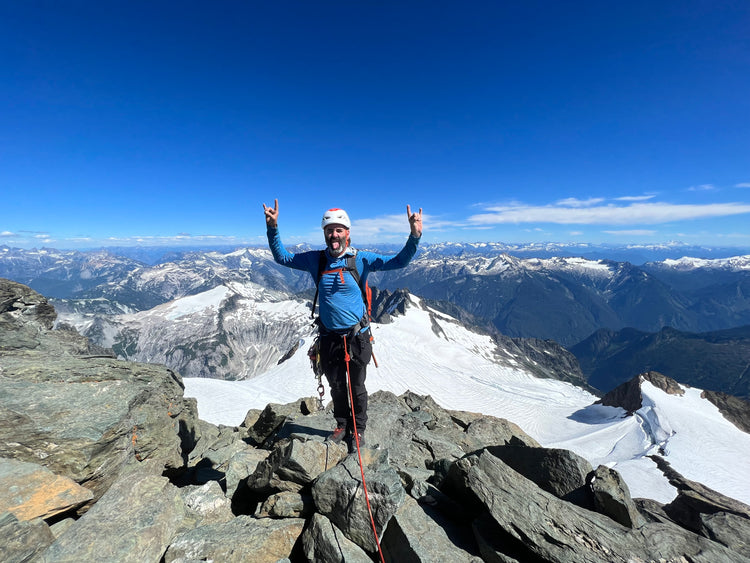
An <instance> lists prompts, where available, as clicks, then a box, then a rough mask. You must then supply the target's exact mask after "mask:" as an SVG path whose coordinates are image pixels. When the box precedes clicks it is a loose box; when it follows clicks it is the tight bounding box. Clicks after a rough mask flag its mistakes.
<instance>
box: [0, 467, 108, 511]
mask: <svg viewBox="0 0 750 563" xmlns="http://www.w3.org/2000/svg"><path fill="white" fill-rule="evenodd" d="M17 463H18V464H19V467H21V470H20V471H18V470H16V471H11V472H10V473H8V474H4V475H2V476H1V477H0V512H5V511H8V512H12V513H13V514H14V515H15V517H16V518H17V519H18V520H21V521H25V520H33V519H34V518H37V517H41V518H48V517H50V516H54V515H55V514H59V513H61V512H65V511H67V510H70V509H71V508H75V507H76V506H80V505H82V504H84V503H86V502H88V501H89V500H91V499H92V498H93V497H94V493H93V492H92V491H90V490H89V489H87V488H85V487H82V486H80V485H79V484H78V483H76V482H75V481H73V480H71V479H68V478H67V477H63V476H61V475H55V474H54V473H52V472H51V471H49V470H47V469H46V468H44V467H40V466H35V465H34V464H31V463H24V464H23V466H20V464H21V463H23V462H17Z"/></svg>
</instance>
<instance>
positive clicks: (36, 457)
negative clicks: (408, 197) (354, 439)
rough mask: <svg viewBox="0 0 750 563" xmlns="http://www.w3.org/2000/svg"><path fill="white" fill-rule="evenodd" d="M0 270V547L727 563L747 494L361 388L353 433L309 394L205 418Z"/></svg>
mask: <svg viewBox="0 0 750 563" xmlns="http://www.w3.org/2000/svg"><path fill="white" fill-rule="evenodd" d="M54 318H55V311H54V309H53V308H52V307H51V306H50V305H49V304H48V303H47V301H46V300H45V299H44V298H43V297H42V296H40V295H39V294H37V293H35V292H34V291H32V290H30V289H29V288H28V287H25V286H23V285H20V284H17V283H14V282H9V281H6V280H0V560H2V561H4V562H22V561H24V562H25V561H30V562H34V561H39V562H62V561H65V562H72V561H76V562H78V561H116V562H120V561H122V562H128V561H133V562H138V563H142V562H149V561H153V562H154V563H158V562H161V561H164V562H167V563H169V562H177V561H179V562H194V561H216V562H234V561H237V562H240V561H242V562H245V561H253V562H264V561H268V562H279V561H289V562H297V561H299V562H307V561H310V562H341V561H347V562H358V561H362V562H370V561H380V560H381V555H382V560H384V561H388V562H411V561H415V562H417V561H424V562H427V561H435V562H437V561H440V562H445V561H451V562H453V561H459V562H460V561H466V562H480V561H487V562H493V563H494V562H503V563H508V562H527V561H533V562H544V561H559V562H571V561H572V562H578V561H580V562H598V561H601V562H607V563H610V562H623V563H624V562H646V561H660V562H662V561H663V562H706V563H717V562H740V561H750V507H748V506H747V505H744V504H742V503H740V502H738V501H736V500H734V499H731V498H727V497H724V496H722V495H720V494H718V493H716V492H714V491H712V490H710V489H708V488H706V487H704V486H703V485H701V484H700V483H695V482H692V481H689V480H687V479H684V478H683V477H682V476H681V475H679V474H678V473H677V472H675V471H674V470H673V469H672V468H670V467H669V465H668V464H667V463H666V461H665V460H663V459H661V458H659V457H658V456H655V461H657V463H659V465H660V467H661V468H662V470H663V471H664V473H665V475H667V476H668V478H669V479H670V481H671V482H672V484H673V485H674V486H675V487H676V489H677V490H678V494H677V497H676V499H675V500H674V501H673V502H671V503H670V504H668V505H661V504H659V503H656V502H655V501H651V500H645V499H633V498H631V496H630V493H629V491H628V488H627V486H626V485H625V483H624V482H623V480H622V479H621V478H620V476H619V474H618V473H617V472H616V471H614V470H611V469H609V468H607V467H604V466H600V467H597V468H594V467H592V466H591V465H590V464H589V463H588V462H587V461H586V460H584V459H582V458H581V457H580V456H577V455H576V454H574V453H572V452H570V451H567V450H560V449H547V448H543V447H541V446H540V445H539V444H538V443H536V442H535V441H534V440H533V439H532V438H531V437H529V436H528V435H527V434H526V433H524V431H523V430H522V429H521V428H519V427H518V426H516V425H515V424H513V423H510V422H508V421H506V420H503V419H499V418H493V417H490V416H485V415H481V414H477V413H469V412H457V411H449V410H445V409H443V408H441V407H440V406H438V405H437V404H436V403H435V402H434V401H433V400H432V399H431V398H430V397H428V396H419V395H416V394H413V393H408V392H407V393H405V394H403V395H401V396H396V395H393V394H391V393H387V392H378V393H375V394H373V395H372V396H371V399H370V417H369V424H368V428H367V446H366V447H363V448H361V449H360V452H357V451H356V450H355V451H353V452H350V449H351V448H350V447H347V445H346V444H345V443H341V444H333V443H329V442H326V441H325V437H326V436H327V435H328V433H329V432H330V431H331V429H332V427H333V425H334V423H333V417H332V415H331V413H330V412H329V411H327V410H318V409H317V401H316V400H315V399H314V398H310V399H305V398H301V399H300V400H298V401H297V402H295V403H292V404H286V405H280V404H269V405H268V406H266V408H265V409H263V410H262V411H250V412H248V413H247V416H246V418H245V420H244V422H243V423H242V424H241V425H240V426H238V427H227V426H215V425H213V424H209V423H207V422H205V421H202V420H200V419H199V418H198V416H197V414H196V413H197V409H196V405H195V402H194V401H193V400H190V399H185V398H184V396H183V386H182V381H181V378H180V376H179V374H176V373H174V372H172V371H170V370H169V369H167V368H166V367H163V366H158V365H147V364H139V363H132V362H125V361H120V360H117V359H115V358H114V357H112V354H111V353H109V352H108V351H107V350H102V349H98V348H96V347H93V346H91V345H90V343H88V342H87V341H86V339H84V338H82V337H81V336H79V335H78V334H77V333H75V332H74V331H72V330H70V329H62V330H60V329H58V330H53V328H52V327H53V321H54Z"/></svg>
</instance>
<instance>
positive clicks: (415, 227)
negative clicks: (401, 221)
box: [406, 203, 422, 238]
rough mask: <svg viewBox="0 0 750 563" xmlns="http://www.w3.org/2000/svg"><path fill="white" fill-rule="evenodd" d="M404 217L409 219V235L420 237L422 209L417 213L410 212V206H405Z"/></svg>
mask: <svg viewBox="0 0 750 563" xmlns="http://www.w3.org/2000/svg"><path fill="white" fill-rule="evenodd" d="M406 216H407V217H408V218H409V226H410V227H411V234H412V236H414V237H417V238H419V237H421V236H422V208H421V207H420V208H419V213H412V212H411V205H409V204H408V203H407V204H406Z"/></svg>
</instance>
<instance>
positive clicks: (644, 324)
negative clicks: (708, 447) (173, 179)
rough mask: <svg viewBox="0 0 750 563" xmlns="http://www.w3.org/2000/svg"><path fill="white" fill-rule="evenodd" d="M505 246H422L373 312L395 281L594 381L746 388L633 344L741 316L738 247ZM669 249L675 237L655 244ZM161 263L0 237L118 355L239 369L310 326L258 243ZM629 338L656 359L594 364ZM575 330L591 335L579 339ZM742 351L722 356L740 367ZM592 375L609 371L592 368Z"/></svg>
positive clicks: (5, 256)
mask: <svg viewBox="0 0 750 563" xmlns="http://www.w3.org/2000/svg"><path fill="white" fill-rule="evenodd" d="M308 248H310V247H309V246H297V247H290V249H291V250H293V251H300V250H305V249H308ZM644 248H645V247H639V248H638V250H639V251H642V250H643V249H644ZM574 249H577V250H580V251H581V253H583V251H585V250H588V251H590V252H599V251H602V250H603V249H602V248H601V247H591V246H590V245H578V246H576V247H570V246H568V247H565V250H566V251H567V252H572V251H573V250H574ZM162 250H164V249H162ZM380 250H381V251H383V252H385V253H388V251H389V250H394V249H389V248H385V249H380ZM507 250H508V246H507V245H501V244H484V245H477V244H458V243H456V244H441V245H424V246H423V247H422V248H421V249H420V252H419V254H418V256H417V258H416V259H415V260H414V261H413V262H412V264H410V265H409V266H408V267H407V268H404V269H403V270H396V271H391V272H387V273H386V274H384V275H382V274H380V273H375V274H373V275H372V276H371V278H370V282H371V284H372V285H374V286H376V287H378V288H380V289H381V290H385V291H386V293H384V294H383V297H382V301H383V303H382V304H381V306H380V307H381V311H380V312H381V313H382V312H386V313H387V312H388V311H389V310H390V309H393V308H396V307H397V306H398V300H397V299H395V298H393V297H391V295H392V294H394V293H395V294H397V293H398V290H401V289H404V288H408V291H409V292H410V293H412V294H414V295H418V296H420V297H423V298H426V299H429V300H430V302H431V303H432V306H434V307H436V308H438V309H440V310H442V311H445V312H447V313H448V314H450V315H451V316H453V317H455V318H458V319H461V322H463V323H464V324H466V325H468V326H472V327H474V328H475V329H476V330H482V331H484V332H488V333H491V334H494V335H495V338H496V339H499V338H506V339H509V342H510V341H514V340H515V341H516V342H515V344H513V345H514V346H519V347H522V348H523V347H527V345H530V346H531V347H532V348H534V347H537V348H538V346H537V345H535V344H529V342H523V341H522V340H518V339H534V340H535V341H543V340H553V341H555V342H556V343H559V344H561V345H563V346H567V347H574V346H576V345H577V344H578V343H581V344H580V345H579V346H578V347H576V348H574V349H575V350H576V354H577V355H579V354H580V355H579V360H580V361H581V363H582V365H583V372H584V375H585V376H587V377H589V378H590V379H591V383H592V384H593V385H594V386H595V387H597V388H598V389H600V390H602V391H607V390H608V389H610V388H611V387H612V386H614V385H616V384H617V383H618V382H621V381H624V380H627V379H629V378H631V377H633V376H634V375H636V374H637V373H640V372H642V371H645V370H650V369H654V370H658V371H660V372H662V373H665V374H667V375H669V376H671V377H673V378H675V379H677V380H678V381H684V382H686V383H690V381H692V380H696V381H700V382H701V384H700V386H701V388H705V389H714V390H719V391H724V392H727V393H733V394H737V395H740V396H745V395H746V393H747V391H746V389H747V387H746V385H745V386H744V387H743V384H742V382H741V381H740V382H732V381H730V380H731V378H732V377H734V375H732V374H737V377H740V375H741V374H742V373H743V372H742V371H741V370H740V371H738V369H739V368H735V367H734V364H732V366H733V367H732V368H731V369H732V370H731V371H726V370H724V371H721V370H722V369H724V368H719V367H717V368H716V369H717V370H719V371H721V373H727V378H728V379H727V380H726V381H721V377H722V376H721V375H720V374H718V375H712V376H711V379H712V380H715V381H721V384H720V385H718V386H717V385H711V384H710V382H707V381H705V382H704V379H701V376H700V374H698V373H697V371H698V369H697V367H696V366H698V365H700V364H699V363H697V362H692V363H691V362H683V363H681V364H679V365H680V368H679V369H684V370H689V369H691V368H692V371H691V372H689V373H688V372H683V373H680V374H677V373H674V369H676V368H674V369H669V366H668V365H666V364H665V363H664V362H661V363H659V361H657V360H659V358H661V359H662V360H664V361H667V360H665V359H664V358H666V357H669V356H670V355H671V358H672V359H673V360H676V359H677V356H679V353H678V352H674V351H672V350H671V349H670V350H667V349H666V348H658V347H654V346H652V345H649V346H646V345H645V344H643V342H644V339H647V336H644V335H648V334H661V332H660V331H662V329H665V328H666V327H669V328H671V329H674V330H673V332H672V333H669V331H667V332H666V333H667V334H678V333H705V332H716V331H723V330H727V329H734V328H736V327H740V326H745V325H750V254H749V255H744V256H729V257H722V258H705V256H706V255H707V254H708V253H707V249H702V251H704V254H703V255H702V256H703V257H701V258H687V257H684V256H683V257H681V258H667V259H663V260H661V261H653V262H646V263H643V264H641V265H640V266H636V265H634V264H633V263H631V262H627V261H622V262H618V261H614V260H611V259H596V260H594V259H588V258H583V257H574V256H553V257H547V258H544V257H534V258H529V257H525V258H524V257H520V256H519V255H521V254H523V253H524V252H526V253H531V252H533V248H532V247H525V248H519V249H517V250H518V254H519V255H511V254H509V253H508V252H507ZM554 250H558V251H560V252H562V250H561V249H560V248H558V247H557V246H555V245H553V246H546V247H544V248H542V247H541V246H540V245H537V246H536V253H537V254H538V255H539V256H541V255H542V254H543V253H544V252H553V251H554ZM620 250H621V251H623V252H625V251H632V249H631V250H629V249H620ZM678 250H679V251H687V250H688V247H685V246H680V245H675V246H674V247H665V248H663V249H661V251H662V252H668V251H670V252H674V253H675V254H679V253H680V252H678ZM648 251H649V252H656V251H657V249H656V248H653V247H649V248H648ZM162 259H163V260H166V261H159V262H158V263H155V264H148V263H146V262H144V261H141V260H136V259H134V258H133V257H127V256H122V255H118V254H114V253H112V252H109V251H105V250H100V251H91V252H79V251H61V250H55V249H35V250H21V249H11V248H8V247H3V246H0V277H5V278H9V279H12V280H15V281H18V282H21V283H24V284H26V285H29V286H30V287H32V288H33V289H35V290H37V291H39V292H40V293H42V294H43V295H46V296H48V297H52V298H55V300H54V304H55V307H56V309H57V310H58V312H59V313H60V316H59V318H60V322H63V323H68V324H71V325H74V326H75V327H76V328H78V329H79V330H80V331H81V332H82V333H84V334H85V335H87V336H89V337H90V338H92V339H93V340H94V341H95V342H96V343H97V344H100V345H103V346H108V347H112V348H114V349H115V350H116V351H117V352H118V354H120V355H121V356H122V357H125V358H127V359H134V360H139V361H157V362H161V363H166V364H167V365H170V366H171V367H174V368H175V369H178V370H180V371H181V373H183V375H186V376H204V377H219V378H231V379H237V378H239V379H241V378H245V377H252V375H253V374H254V373H257V372H258V371H259V370H263V369H265V368H267V367H268V366H269V365H270V363H271V362H273V361H275V360H274V359H273V358H275V357H278V356H277V354H283V353H284V352H285V351H287V350H289V349H290V348H292V347H293V346H295V344H296V342H297V340H298V339H299V338H300V334H302V333H303V332H304V331H306V330H307V329H308V328H309V326H308V325H309V322H310V317H309V315H308V314H307V313H306V303H307V302H308V301H309V300H310V298H311V296H312V287H313V286H312V280H311V276H309V275H308V274H307V273H305V272H298V271H294V270H290V269H288V268H283V267H281V266H278V265H277V264H276V263H275V262H274V261H273V260H272V258H271V255H270V252H269V250H268V249H267V248H243V249H237V250H233V251H231V252H224V251H218V250H213V251H191V252H186V251H184V250H183V251H180V252H171V251H170V252H168V253H166V252H165V253H164V254H162ZM625 329H632V330H628V331H626V330H625ZM597 331H603V332H597ZM619 331H624V332H622V333H620V332H619ZM635 334H639V335H640V336H638V337H637V338H635V337H633V338H634V339H635V341H637V342H638V343H640V344H639V345H640V346H641V347H642V348H646V349H648V350H653V351H654V353H655V354H657V356H653V355H651V356H648V355H647V354H645V353H644V352H643V351H639V352H638V353H635V351H634V353H633V354H632V358H631V359H632V362H622V361H620V362H619V363H618V364H617V365H619V366H621V367H620V371H617V370H614V369H612V366H607V365H606V362H607V361H608V359H609V358H610V357H611V356H612V349H613V347H616V346H624V344H621V340H622V341H627V342H630V340H631V336H632V335H635ZM592 335H593V336H592ZM603 335H610V336H606V337H605V336H603ZM612 335H614V336H612ZM589 337H591V338H590V339H589ZM586 339H589V340H590V341H587V343H586V344H584V343H583V342H582V341H586ZM591 339H593V340H591ZM602 340H607V341H609V342H611V343H612V344H607V345H603V344H602V343H601V342H602ZM592 342H594V344H592ZM555 345H556V344H555ZM628 345H630V344H628ZM737 349H738V350H741V349H742V347H737ZM634 350H635V349H634ZM722 350H723V351H721V352H719V348H718V347H716V346H714V347H710V348H704V354H714V353H716V354H719V358H718V359H717V360H716V361H715V362H714V364H715V365H716V366H724V365H725V364H724V363H723V362H724V360H725V359H726V358H727V357H728V356H727V354H726V349H722ZM544 354H548V352H544V353H541V355H542V356H543V355H544ZM658 354H661V355H662V356H658ZM684 356H685V357H687V355H686V354H684ZM742 357H743V356H741V354H740V356H739V357H738V359H736V360H733V361H736V362H739V364H741V361H742ZM643 358H647V359H643ZM712 358H713V356H707V357H706V361H711V362H712V361H713V359H712ZM636 359H638V361H636ZM641 359H643V361H641ZM599 362H601V365H600V363H599ZM739 364H738V365H739ZM672 365H677V364H676V363H675V362H672ZM607 370H609V371H607ZM542 371H544V370H542ZM552 371H553V372H558V373H562V372H563V371H565V370H561V369H557V368H553V369H552ZM704 371H705V370H704ZM605 373H609V374H610V375H609V376H607V377H604V376H603V375H601V374H605ZM743 377H744V376H743ZM574 378H575V379H578V375H575V376H574Z"/></svg>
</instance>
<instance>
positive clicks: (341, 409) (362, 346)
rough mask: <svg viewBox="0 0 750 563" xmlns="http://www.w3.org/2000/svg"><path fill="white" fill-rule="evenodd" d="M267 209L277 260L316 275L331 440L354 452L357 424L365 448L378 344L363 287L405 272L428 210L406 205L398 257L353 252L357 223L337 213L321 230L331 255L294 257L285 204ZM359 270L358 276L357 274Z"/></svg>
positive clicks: (328, 213) (318, 253)
mask: <svg viewBox="0 0 750 563" xmlns="http://www.w3.org/2000/svg"><path fill="white" fill-rule="evenodd" d="M263 210H264V212H265V216H266V233H267V235H268V245H269V247H270V248H271V253H272V254H273V258H274V260H275V261H276V262H277V263H278V264H281V265H282V266H287V267H289V268H294V269H296V270H305V271H308V272H310V274H311V275H312V276H313V279H314V280H315V282H316V284H317V288H318V293H319V295H320V318H319V322H318V323H317V324H318V327H319V347H320V358H321V364H322V367H323V371H324V373H325V375H326V379H327V380H328V384H329V386H330V388H331V398H332V399H333V417H334V418H335V419H336V429H335V430H334V431H333V433H332V434H331V435H330V436H328V438H327V439H328V440H330V441H333V442H340V441H341V440H343V439H346V440H347V442H348V443H349V446H350V448H351V447H353V444H352V441H353V440H354V434H353V433H354V431H355V428H354V425H355V423H356V433H357V436H356V441H357V442H358V443H359V445H360V446H363V445H364V443H365V441H364V433H365V428H366V427H367V389H366V388H365V377H366V368H367V364H368V363H369V362H370V359H371V357H372V343H371V334H370V319H369V314H368V311H367V304H366V303H365V298H364V297H363V290H362V288H364V287H365V282H366V280H367V276H368V275H369V273H370V272H374V271H378V270H395V269H397V268H403V267H404V266H406V265H407V264H408V263H409V262H410V261H411V259H412V257H413V256H414V254H415V253H416V251H417V245H418V244H419V239H420V237H421V236H422V209H421V208H420V209H419V213H412V212H411V206H409V205H407V206H406V215H407V218H408V220H409V225H410V229H411V234H410V235H409V238H408V239H407V241H406V244H405V245H404V248H403V249H401V251H400V252H399V253H398V254H395V255H392V256H384V255H381V254H376V253H374V252H367V251H363V250H359V251H358V250H357V249H355V248H352V247H351V246H350V244H351V239H350V234H349V230H350V228H351V221H350V220H349V216H348V215H347V213H346V211H344V210H343V209H337V208H333V209H329V210H328V211H326V212H325V213H324V214H323V220H322V222H321V226H322V228H323V235H324V237H325V243H326V250H325V251H318V250H313V251H310V252H301V253H299V254H292V253H291V252H288V251H287V250H286V249H285V248H284V246H283V245H282V243H281V237H280V236H279V229H278V219H279V200H278V199H276V200H274V204H273V207H267V206H266V204H265V203H264V204H263ZM354 269H356V271H355V272H353V271H352V270H354ZM321 273H322V275H321ZM355 276H356V277H355ZM357 278H359V279H357ZM318 279H319V281H318ZM358 282H359V284H358ZM313 307H314V305H313ZM347 352H348V355H349V356H350V361H349V362H348V363H349V365H348V369H349V376H350V379H351V395H352V398H353V403H354V405H353V407H354V420H352V413H351V411H350V408H349V392H348V388H347V362H346V354H347Z"/></svg>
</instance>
